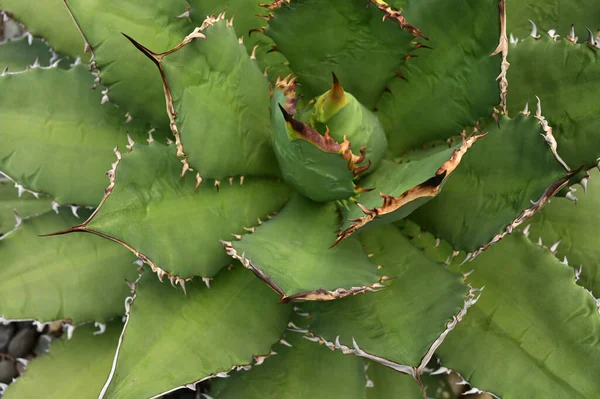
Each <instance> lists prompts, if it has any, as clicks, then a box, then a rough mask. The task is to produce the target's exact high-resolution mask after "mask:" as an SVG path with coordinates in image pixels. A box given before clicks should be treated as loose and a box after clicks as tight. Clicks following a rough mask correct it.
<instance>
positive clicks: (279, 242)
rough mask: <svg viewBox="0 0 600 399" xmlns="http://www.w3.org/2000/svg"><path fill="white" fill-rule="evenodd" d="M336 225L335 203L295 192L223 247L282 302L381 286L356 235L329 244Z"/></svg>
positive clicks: (311, 298)
mask: <svg viewBox="0 0 600 399" xmlns="http://www.w3.org/2000/svg"><path fill="white" fill-rule="evenodd" d="M338 226H339V215H338V213H337V212H336V208H335V204H333V203H331V202H330V203H325V204H317V203H315V202H312V201H310V200H308V199H305V198H303V197H300V196H296V197H294V198H293V199H292V200H291V201H290V203H288V204H287V205H286V207H285V208H284V209H283V210H282V211H281V212H280V213H279V214H278V215H277V216H275V217H274V218H273V219H272V220H270V221H267V222H265V223H263V224H262V225H261V226H258V227H256V228H255V229H254V230H255V231H254V232H253V233H252V234H247V235H244V236H242V237H241V240H239V241H231V242H224V247H225V248H226V250H227V253H229V254H230V255H232V256H233V257H234V258H236V259H240V260H241V262H242V264H243V265H244V266H245V267H247V268H248V269H250V270H252V271H253V272H254V273H255V274H256V275H257V276H258V277H259V278H260V279H262V280H264V281H265V282H266V283H267V284H268V285H269V286H270V287H271V288H273V290H275V291H276V292H277V293H278V294H279V295H280V296H281V298H282V301H284V302H285V301H290V300H332V299H337V298H341V297H344V296H347V295H353V294H358V293H363V292H365V291H369V290H372V289H373V288H372V287H377V286H380V284H378V283H377V282H378V280H379V276H378V275H377V266H376V265H375V264H374V263H372V262H371V261H370V260H369V258H368V257H367V254H366V253H365V252H364V251H363V249H362V247H361V245H360V242H359V241H358V240H357V239H354V238H352V239H349V240H346V241H344V242H342V243H341V244H339V245H338V246H337V247H334V248H330V246H331V243H332V242H333V240H334V238H335V232H336V229H337V227H338Z"/></svg>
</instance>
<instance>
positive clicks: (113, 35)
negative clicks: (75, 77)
mask: <svg viewBox="0 0 600 399" xmlns="http://www.w3.org/2000/svg"><path fill="white" fill-rule="evenodd" d="M66 4H67V6H68V8H69V10H70V11H71V13H72V14H73V17H74V20H75V21H76V23H77V24H78V26H79V28H80V29H81V31H82V33H83V36H84V37H85V39H86V41H87V43H88V46H89V47H90V49H91V51H92V52H93V54H94V63H95V65H96V66H97V67H98V69H99V70H100V79H101V81H102V84H103V85H106V86H107V87H108V89H109V97H110V99H111V101H113V102H114V103H115V104H119V105H120V106H122V107H123V108H124V109H125V110H126V111H129V112H131V114H132V116H133V117H135V118H139V119H143V120H146V121H149V122H151V123H153V124H154V125H155V126H157V127H164V128H166V127H167V126H168V118H167V115H166V112H165V97H164V94H163V87H162V83H161V81H160V75H159V73H158V72H157V71H156V68H155V67H154V66H153V65H152V63H151V62H149V61H148V60H147V59H146V58H145V57H144V55H143V54H141V53H140V52H139V51H137V50H136V49H135V48H134V47H132V46H131V44H130V43H128V42H127V40H126V39H125V38H124V37H123V35H121V32H123V33H125V34H127V35H129V36H131V37H137V38H140V40H142V38H143V39H145V40H144V43H145V44H146V45H147V46H148V47H149V48H151V49H153V50H155V51H165V50H168V49H170V48H172V47H173V46H175V45H176V44H177V43H179V42H180V41H181V40H182V39H183V37H184V36H185V35H186V34H187V33H189V31H190V30H191V29H192V27H193V26H192V24H191V22H190V20H189V19H188V18H186V17H185V15H183V16H182V17H181V18H178V16H181V14H183V13H185V11H186V8H187V7H188V3H187V2H186V1H185V0H159V1H154V2H152V6H151V7H150V6H148V3H147V2H146V1H144V0H133V1H127V2H123V1H119V0H102V1H100V0H66ZM50 43H51V44H52V43H53V42H52V41H50Z"/></svg>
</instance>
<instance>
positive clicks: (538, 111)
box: [535, 96, 542, 118]
mask: <svg viewBox="0 0 600 399" xmlns="http://www.w3.org/2000/svg"><path fill="white" fill-rule="evenodd" d="M535 98H537V107H536V109H535V116H537V117H538V118H541V117H542V101H541V100H540V98H539V97H538V96H535Z"/></svg>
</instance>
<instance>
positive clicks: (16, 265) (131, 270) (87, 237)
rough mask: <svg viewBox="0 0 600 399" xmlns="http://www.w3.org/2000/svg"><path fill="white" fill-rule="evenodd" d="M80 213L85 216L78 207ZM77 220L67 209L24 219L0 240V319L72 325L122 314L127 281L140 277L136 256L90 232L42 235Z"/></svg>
mask: <svg viewBox="0 0 600 399" xmlns="http://www.w3.org/2000/svg"><path fill="white" fill-rule="evenodd" d="M79 213H80V214H81V217H86V216H87V215H89V212H87V211H85V210H82V209H80V210H79ZM86 213H87V215H86ZM78 221H80V219H77V218H75V217H74V216H72V215H71V214H70V211H68V210H66V209H61V211H60V213H59V214H56V213H54V212H52V211H50V212H48V213H45V214H43V215H41V216H38V217H33V218H30V219H26V220H23V222H22V224H21V225H20V226H19V227H18V228H17V229H16V230H15V231H14V232H13V233H11V234H9V235H7V236H4V237H3V238H2V240H0V258H1V259H2V263H1V265H0V292H2V295H1V296H0V315H2V316H4V317H5V318H7V319H36V320H39V321H42V322H46V321H53V320H58V319H70V320H71V321H72V322H73V323H75V324H76V323H81V322H85V321H105V320H107V319H110V318H112V317H117V316H120V315H122V314H123V312H124V310H123V300H124V299H125V297H126V296H127V295H128V294H129V292H130V288H129V286H128V285H127V284H126V282H125V280H129V281H134V280H135V279H136V277H137V275H138V272H137V271H136V267H135V266H134V265H133V264H132V262H133V261H134V260H135V257H133V256H132V255H131V254H129V253H128V252H127V250H125V249H124V248H121V247H119V246H118V245H114V244H112V243H110V242H108V241H105V240H102V239H101V238H99V237H94V236H92V235H91V234H77V235H70V236H66V237H40V235H41V234H48V233H52V232H54V231H57V230H62V229H65V228H67V227H69V226H72V225H73V224H74V223H77V222H78Z"/></svg>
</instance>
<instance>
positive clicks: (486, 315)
mask: <svg viewBox="0 0 600 399" xmlns="http://www.w3.org/2000/svg"><path fill="white" fill-rule="evenodd" d="M464 267H465V269H472V268H474V269H475V271H474V272H473V274H471V276H470V277H469V279H468V282H469V283H470V284H472V285H473V286H476V287H483V286H485V289H484V290H483V292H482V294H481V297H480V299H479V301H478V302H477V303H476V304H475V305H474V306H473V307H472V308H471V309H469V311H468V314H467V315H466V317H465V318H464V320H463V321H462V322H461V323H459V324H458V326H457V327H456V329H455V330H454V331H452V332H451V333H450V334H449V335H448V337H447V338H446V341H445V342H444V343H443V344H442V346H441V347H440V348H439V351H438V354H439V356H440V357H441V359H442V362H443V364H444V366H446V367H448V368H451V369H453V370H455V371H457V372H459V373H461V374H462V375H463V376H464V378H466V379H467V380H468V381H469V383H471V384H473V385H474V386H476V387H477V388H479V389H483V390H486V391H489V392H493V393H494V394H496V395H498V396H499V397H502V398H506V399H510V398H597V397H598V394H599V393H600V381H599V380H598V378H596V376H597V375H598V373H600V348H599V347H598V344H597V343H598V336H600V316H599V315H598V308H597V306H596V302H595V301H594V298H592V297H591V296H590V295H589V294H588V293H587V292H586V291H585V290H584V289H583V288H581V287H578V286H577V285H576V283H575V279H574V278H573V277H574V276H573V270H572V269H570V268H569V267H566V266H564V265H562V264H561V263H560V262H559V261H558V260H557V259H556V258H554V256H553V255H552V253H551V252H550V251H548V250H546V249H544V248H539V247H537V246H535V245H534V244H533V243H531V242H530V241H529V240H528V239H527V238H526V237H525V236H524V235H523V234H521V233H514V234H512V235H509V236H507V237H506V238H504V240H502V241H501V242H500V243H499V244H496V245H494V246H492V247H491V248H490V249H489V250H488V251H486V252H485V253H483V254H481V255H480V256H479V257H478V258H476V259H475V260H474V261H473V262H470V263H468V264H466V265H464Z"/></svg>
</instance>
